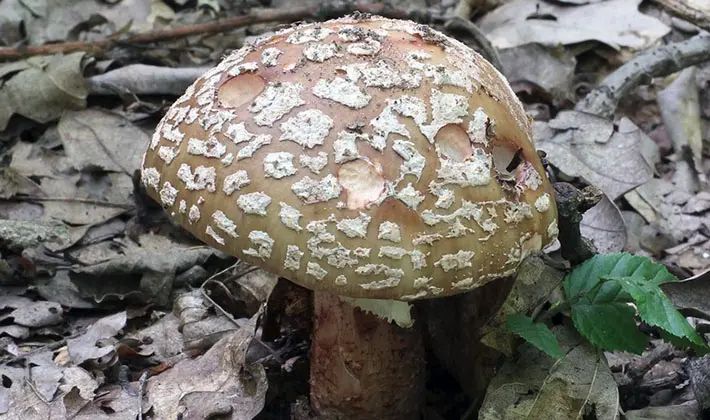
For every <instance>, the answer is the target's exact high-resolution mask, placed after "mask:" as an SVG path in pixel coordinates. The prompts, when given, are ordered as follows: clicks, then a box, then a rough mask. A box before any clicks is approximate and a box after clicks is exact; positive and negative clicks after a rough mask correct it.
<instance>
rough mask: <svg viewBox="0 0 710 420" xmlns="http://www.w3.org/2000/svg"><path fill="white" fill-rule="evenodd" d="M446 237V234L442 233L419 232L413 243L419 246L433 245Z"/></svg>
mask: <svg viewBox="0 0 710 420" xmlns="http://www.w3.org/2000/svg"><path fill="white" fill-rule="evenodd" d="M442 239H444V236H443V235H442V234H440V233H429V234H421V233H420V234H419V235H417V237H416V238H414V239H412V245H414V246H419V245H422V244H426V245H429V246H431V245H432V244H434V242H436V241H440V240H442Z"/></svg>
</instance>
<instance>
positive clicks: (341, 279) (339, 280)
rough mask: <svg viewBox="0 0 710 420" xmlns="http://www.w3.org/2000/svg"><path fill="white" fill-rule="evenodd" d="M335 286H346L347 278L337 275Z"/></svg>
mask: <svg viewBox="0 0 710 420" xmlns="http://www.w3.org/2000/svg"><path fill="white" fill-rule="evenodd" d="M335 284H336V285H338V286H345V285H346V284H348V278H347V277H345V276H344V275H342V274H339V275H338V277H336V278H335Z"/></svg>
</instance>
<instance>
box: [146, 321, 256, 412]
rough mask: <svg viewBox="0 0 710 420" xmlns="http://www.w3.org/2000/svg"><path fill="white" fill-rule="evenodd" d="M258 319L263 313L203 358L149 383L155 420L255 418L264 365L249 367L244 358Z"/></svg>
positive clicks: (189, 361) (219, 342) (192, 360)
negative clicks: (159, 419) (219, 415)
mask: <svg viewBox="0 0 710 420" xmlns="http://www.w3.org/2000/svg"><path fill="white" fill-rule="evenodd" d="M260 315H261V311H259V312H258V313H256V314H255V315H254V316H253V317H252V318H251V319H250V320H249V322H247V323H246V324H245V325H243V326H242V327H241V328H240V329H239V330H238V331H235V332H233V333H230V334H228V335H227V336H225V337H224V338H222V339H221V340H219V341H218V342H217V343H215V344H214V346H212V348H210V349H209V350H208V351H207V352H206V353H205V354H204V355H202V356H200V357H198V358H196V359H189V360H183V361H181V362H179V363H178V364H177V365H175V366H174V367H173V368H172V369H170V370H168V371H166V372H164V373H162V374H160V375H158V376H154V377H152V378H150V379H149V380H148V384H147V387H146V391H147V395H148V399H149V402H150V404H151V405H152V409H153V413H154V415H155V417H156V418H166V419H167V418H177V417H178V416H183V417H184V418H209V417H210V416H212V415H217V414H222V415H226V414H229V415H230V416H231V418H233V419H239V420H248V419H252V418H254V417H255V416H256V415H257V414H258V413H259V412H260V411H261V410H262V409H263V407H264V402H265V396H266V389H267V382H266V373H265V371H264V368H263V366H261V365H260V364H254V365H247V364H245V357H246V353H247V350H248V349H249V344H250V343H251V341H252V338H253V336H254V334H255V331H256V321H257V318H258V317H259V316H260Z"/></svg>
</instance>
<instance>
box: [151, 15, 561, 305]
mask: <svg viewBox="0 0 710 420" xmlns="http://www.w3.org/2000/svg"><path fill="white" fill-rule="evenodd" d="M142 182H143V184H144V185H145V187H146V190H147V191H148V194H150V195H151V197H153V198H154V199H155V200H156V201H158V202H159V203H161V204H162V205H163V206H164V207H165V208H166V209H167V211H168V213H169V214H170V215H171V217H172V218H173V219H174V220H175V221H177V222H178V223H180V224H181V225H182V226H184V227H185V228H186V229H187V230H188V231H190V232H192V233H193V234H194V235H195V236H197V237H198V238H199V239H201V240H203V241H204V242H206V243H207V244H209V245H211V246H214V247H216V248H218V249H220V250H222V251H224V252H227V253H229V254H231V255H235V256H237V257H239V258H241V259H243V260H245V261H247V262H249V263H252V264H256V265H259V266H261V267H263V268H264V269H266V270H268V271H271V272H273V273H275V274H277V275H280V276H282V277H285V278H288V279H289V280H291V281H294V282H296V283H298V284H300V285H302V286H304V287H307V288H309V289H313V290H328V291H331V292H334V293H337V294H340V295H344V296H349V297H361V298H380V299H399V300H412V299H420V298H432V297H441V296H447V295H452V294H456V293H461V292H465V291H467V290H470V289H472V288H475V287H479V286H481V285H483V284H485V283H487V282H488V281H491V280H493V279H495V278H499V277H502V276H506V275H510V274H512V273H513V272H514V271H515V269H516V268H517V267H518V265H519V263H520V261H521V260H522V259H523V258H524V257H525V256H526V255H527V254H529V253H530V252H534V251H538V250H540V249H542V247H544V246H545V245H547V244H549V243H550V242H552V240H554V239H555V238H556V236H557V213H556V208H555V203H554V198H553V197H554V196H553V192H552V189H551V185H550V183H549V181H548V180H547V177H546V176H545V172H544V168H543V166H542V163H541V161H540V159H539V157H538V155H537V153H536V151H535V149H534V147H533V144H532V142H531V125H530V121H529V119H528V117H527V116H526V114H525V112H524V110H523V107H522V104H521V103H520V102H519V100H518V99H517V98H516V97H515V94H514V93H513V91H512V90H511V89H510V87H509V85H508V83H507V82H506V80H505V79H504V78H503V76H502V75H501V74H500V73H499V72H498V71H496V70H495V69H494V68H493V67H492V66H491V65H490V64H489V63H488V62H487V61H486V60H484V59H483V58H482V57H481V56H480V55H478V54H477V53H475V52H474V51H472V50H471V49H470V48H468V47H467V46H465V45H463V44H462V43H460V42H458V41H457V40H455V39H452V38H450V37H447V36H445V35H443V34H441V33H439V32H437V31H434V30H432V29H431V28H429V27H427V26H423V25H419V24H416V23H414V22H409V21H402V20H391V19H386V18H381V17H372V16H353V17H345V18H340V19H336V20H331V21H327V22H323V23H316V24H306V25H300V26H295V27H292V28H288V29H285V30H282V31H280V32H278V33H276V34H275V35H273V36H270V37H269V38H264V39H260V40H259V41H257V42H255V43H253V44H251V45H249V46H245V47H244V48H242V49H239V50H237V51H235V52H233V53H231V54H230V55H229V56H227V57H226V58H225V59H224V60H223V61H222V62H221V63H220V64H219V65H218V66H217V67H215V68H213V69H211V70H210V71H208V72H207V73H205V74H204V75H203V76H202V77H200V78H199V79H198V80H197V81H195V83H194V84H193V85H191V86H190V87H189V88H188V90H187V91H186V92H185V94H184V95H183V96H182V97H180V98H179V99H178V100H177V101H176V102H175V103H174V104H173V105H172V106H171V107H170V109H169V110H168V112H167V113H166V115H165V116H164V118H163V119H162V120H161V121H160V123H159V125H158V127H157V128H156V132H155V135H154V136H153V139H152V142H151V144H150V146H149V148H148V150H147V152H146V155H145V158H144V162H143V167H142Z"/></svg>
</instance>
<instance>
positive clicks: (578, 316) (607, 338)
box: [572, 298, 648, 354]
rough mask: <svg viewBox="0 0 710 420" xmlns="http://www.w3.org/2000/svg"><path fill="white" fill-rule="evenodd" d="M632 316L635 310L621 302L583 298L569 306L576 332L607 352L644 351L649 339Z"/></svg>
mask: <svg viewBox="0 0 710 420" xmlns="http://www.w3.org/2000/svg"><path fill="white" fill-rule="evenodd" d="M634 314H635V312H634V309H633V308H632V307H631V306H629V305H628V304H626V303H623V302H614V301H607V302H602V301H597V302H592V301H590V300H589V299H586V298H585V299H582V300H580V301H579V302H577V303H575V304H574V305H572V322H573V323H574V326H575V328H577V331H578V332H579V333H580V334H582V335H583V336H584V337H585V338H586V339H587V340H589V342H590V343H592V344H594V345H595V346H597V347H601V348H602V349H604V350H607V351H613V350H623V351H629V352H633V353H636V354H640V353H641V352H643V351H644V349H645V348H646V344H647V343H648V337H647V336H646V335H644V334H643V333H641V331H639V329H638V327H637V326H636V321H635V319H634Z"/></svg>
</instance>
